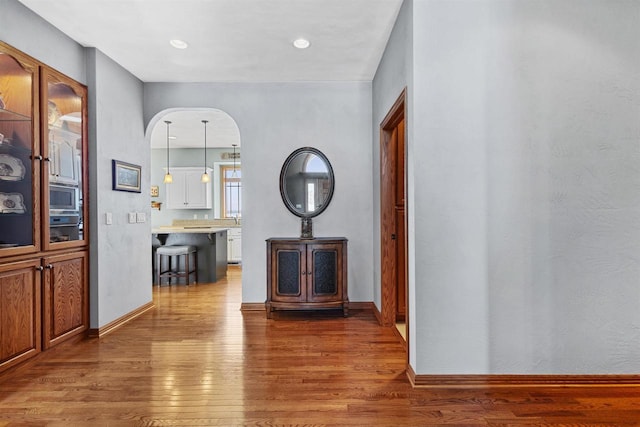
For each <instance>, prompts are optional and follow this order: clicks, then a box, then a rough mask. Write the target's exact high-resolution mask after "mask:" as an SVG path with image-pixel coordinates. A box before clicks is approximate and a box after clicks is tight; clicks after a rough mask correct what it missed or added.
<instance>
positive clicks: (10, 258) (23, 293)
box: [0, 42, 89, 371]
mask: <svg viewBox="0 0 640 427" xmlns="http://www.w3.org/2000/svg"><path fill="white" fill-rule="evenodd" d="M86 101H87V88H86V86H84V85H81V84H80V83H78V82H76V81H74V80H72V79H70V78H69V77H67V76H65V75H63V74H61V73H59V72H57V71H56V70H54V69H52V68H50V67H48V66H46V65H45V64H43V63H41V62H39V61H37V60H36V59H34V58H31V57H30V56H28V55H25V54H24V53H22V52H20V51H19V50H17V49H15V48H13V47H11V46H9V45H7V44H5V43H3V42H0V371H3V370H5V369H7V368H9V367H11V366H14V365H16V364H18V363H20V362H22V361H24V360H26V359H28V358H30V357H32V356H34V355H35V354H37V353H39V352H40V351H42V350H45V349H47V348H49V347H51V346H53V345H56V344H58V343H60V342H63V341H65V340H67V339H69V338H71V337H73V336H77V335H78V334H81V333H83V332H84V331H86V330H87V329H88V327H89V309H88V304H89V297H88V289H89V285H88V249H89V240H88V234H87V231H88V230H89V227H88V223H87V218H88V215H87V214H88V207H87V204H86V203H85V201H86V200H87V194H88V189H89V186H88V182H87V176H88V173H87V164H88V160H87V159H88V158H87V102H86Z"/></svg>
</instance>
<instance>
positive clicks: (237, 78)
mask: <svg viewBox="0 0 640 427" xmlns="http://www.w3.org/2000/svg"><path fill="white" fill-rule="evenodd" d="M20 2H21V3H23V4H24V5H25V6H27V7H28V8H30V9H31V10H33V11H34V12H35V13H37V14H38V15H40V16H41V17H43V18H44V19H45V20H46V21H48V22H50V23H51V24H52V25H54V26H55V27H57V28H58V29H60V30H61V31H62V32H64V33H65V34H67V35H68V36H69V37H71V38H72V39H74V40H75V41H77V42H78V43H80V44H81V45H83V46H87V47H95V48H97V49H99V50H100V51H101V52H103V53H104V54H105V55H107V56H109V57H110V58H111V59H113V60H114V61H116V62H117V63H119V64H120V65H121V66H122V67H124V68H125V69H127V70H128V71H129V72H131V73H132V74H134V75H135V76H136V77H138V78H139V79H140V80H142V81H144V82H295V81H371V80H372V79H373V77H374V75H375V72H376V69H377V67H378V63H379V61H380V57H381V56H382V52H383V50H384V47H385V45H386V43H387V41H388V39H389V34H390V33H391V29H392V28H393V23H394V22H395V19H396V17H397V14H398V11H399V9H400V6H401V4H402V0H55V1H52V0H20ZM299 37H304V38H307V39H308V40H309V41H310V42H311V46H310V47H309V48H308V49H304V50H301V49H296V48H294V47H293V46H292V42H293V40H295V39H297V38H299ZM171 39H181V40H184V41H186V42H187V43H188V44H189V47H188V48H187V49H183V50H180V49H175V48H173V47H172V46H170V44H169V40H171ZM189 118H191V119H193V117H189ZM211 118H212V122H213V121H215V118H214V117H211ZM200 120H201V119H197V120H195V121H196V122H197V123H198V124H200V126H196V127H195V129H193V128H192V127H189V129H193V132H195V133H193V134H190V135H188V136H185V137H184V138H179V139H183V140H185V141H186V140H198V139H201V138H202V137H201V138H197V137H196V136H195V135H201V134H202V133H203V130H202V129H201V127H202V124H201V123H200ZM176 121H177V119H176ZM179 123H180V122H178V121H177V126H176V132H177V131H178V128H179V127H180V124H179ZM160 125H162V127H163V129H164V126H165V125H164V123H161V122H160ZM211 127H212V134H213V132H215V128H214V127H213V126H211ZM154 133H158V134H159V133H162V132H155V131H154ZM207 142H208V141H207ZM224 143H225V144H226V146H227V147H228V146H230V145H231V144H230V143H228V141H227V142H224ZM156 145H158V146H162V147H164V146H166V136H163V138H162V141H160V140H158V141H155V140H154V141H153V142H152V146H156ZM199 145H200V146H202V142H201V143H200V144H199Z"/></svg>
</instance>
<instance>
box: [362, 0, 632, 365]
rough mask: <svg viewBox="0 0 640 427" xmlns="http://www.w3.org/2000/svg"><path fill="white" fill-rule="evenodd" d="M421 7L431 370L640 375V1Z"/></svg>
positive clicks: (421, 202)
mask: <svg viewBox="0 0 640 427" xmlns="http://www.w3.org/2000/svg"><path fill="white" fill-rule="evenodd" d="M405 3H407V2H405ZM411 6H412V9H413V10H412V18H411V19H412V24H410V23H408V22H407V21H406V20H403V19H401V20H399V21H398V26H402V28H396V30H398V31H399V32H401V31H405V29H406V28H408V27H410V25H413V30H412V33H413V50H412V54H411V56H412V60H413V66H412V67H413V70H412V73H413V78H412V79H411V78H409V79H408V80H409V83H411V81H412V82H413V84H412V87H411V89H410V92H409V94H408V97H409V99H411V102H410V106H409V110H410V111H409V126H410V129H409V136H408V139H409V141H408V143H409V156H410V163H409V168H408V169H409V170H408V173H409V186H410V188H409V197H408V203H409V204H410V209H409V218H410V219H409V221H410V227H413V232H412V233H410V235H411V236H412V237H413V245H410V254H409V260H410V263H411V264H412V265H411V271H410V282H409V286H410V298H412V299H414V300H413V301H412V304H411V306H410V310H414V313H411V317H410V322H411V328H412V331H413V333H412V335H411V337H410V339H411V344H410V346H413V348H414V351H415V353H414V352H412V355H411V360H410V363H411V365H412V367H413V368H414V370H415V372H416V373H418V374H466V373H476V374H484V373H493V374H496V373H519V374H585V373H592V374H602V373H637V367H638V365H639V362H640V332H639V331H640V307H639V305H640V287H639V286H638V277H639V274H640V265H639V262H640V261H638V260H640V243H639V242H640V228H639V227H638V214H639V213H640V186H639V185H638V184H639V183H640V168H639V167H638V164H639V163H640V162H639V161H640V158H639V157H640V151H639V150H638V143H639V142H640V141H639V139H640V137H639V135H640V122H639V121H638V117H640V114H639V113H640V104H639V103H638V93H640V80H639V79H638V64H639V63H640V44H639V43H638V40H640V27H639V26H638V25H637V23H638V16H640V4H639V3H637V2H633V1H624V0H620V1H604V0H593V1H589V2H585V1H578V0H565V1H555V0H541V1H536V2H522V1H499V2H496V1H475V0H460V1H455V2H451V1H442V0H433V1H428V0H423V1H418V0H416V1H414V2H413V3H412V5H411ZM405 7H407V4H405ZM392 46H394V45H390V47H392ZM391 55H394V54H393V53H391V51H390V50H388V51H387V53H386V54H385V58H384V59H383V63H382V64H383V65H384V66H385V67H384V68H383V65H381V70H380V71H379V73H378V74H377V75H376V81H375V82H374V95H373V98H374V100H375V102H376V103H378V104H379V105H375V106H374V111H377V110H378V108H379V109H380V110H382V111H385V109H388V105H387V104H388V101H384V100H383V99H388V97H389V96H391V94H392V92H393V90H391V89H390V88H389V84H388V83H383V80H386V79H393V78H395V77H394V75H395V74H394V73H396V74H397V70H396V69H394V68H393V67H391V66H389V65H385V64H388V63H389V61H390V57H391ZM409 60H411V59H409ZM410 74H411V72H407V73H405V75H410ZM399 78H400V79H401V78H402V73H401V74H400V75H399ZM378 81H380V84H379V83H378ZM385 97H386V98H385ZM412 115H413V116H412ZM375 120H379V117H378V116H375V115H374V121H375ZM374 126H375V124H374ZM377 144H379V142H378V140H377V139H376V138H374V140H373V146H374V150H375V147H376V146H377ZM374 181H375V178H374ZM377 286H379V285H377Z"/></svg>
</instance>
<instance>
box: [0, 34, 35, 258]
mask: <svg viewBox="0 0 640 427" xmlns="http://www.w3.org/2000/svg"><path fill="white" fill-rule="evenodd" d="M37 82H38V67H37V66H36V65H35V64H34V63H31V62H30V61H29V59H28V58H26V57H24V56H23V55H21V54H19V53H18V52H15V51H13V49H12V48H9V47H8V46H6V45H4V44H1V43H0V256H4V255H12V254H18V253H26V252H33V251H36V250H37V248H38V246H39V242H40V239H39V232H38V225H39V223H38V221H39V211H38V204H39V201H38V190H39V188H40V187H39V185H37V184H35V183H37V182H38V181H39V179H40V157H39V156H38V147H37V143H36V141H37V138H35V135H34V134H35V132H36V127H35V123H34V119H33V117H34V93H35V89H36V88H37ZM34 184H35V185H34Z"/></svg>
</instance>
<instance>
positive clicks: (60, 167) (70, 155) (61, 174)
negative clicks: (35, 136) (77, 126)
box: [48, 128, 82, 185]
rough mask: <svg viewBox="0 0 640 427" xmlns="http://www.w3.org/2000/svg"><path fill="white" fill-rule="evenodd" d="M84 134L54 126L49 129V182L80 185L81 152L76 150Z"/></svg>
mask: <svg viewBox="0 0 640 427" xmlns="http://www.w3.org/2000/svg"><path fill="white" fill-rule="evenodd" d="M81 142H82V135H80V134H77V133H75V132H71V131H67V130H63V129H58V128H52V129H51V130H50V131H49V159H48V160H49V182H51V183H57V184H68V185H78V183H79V179H78V175H79V172H80V164H79V154H78V152H77V150H76V146H77V145H78V143H81Z"/></svg>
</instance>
